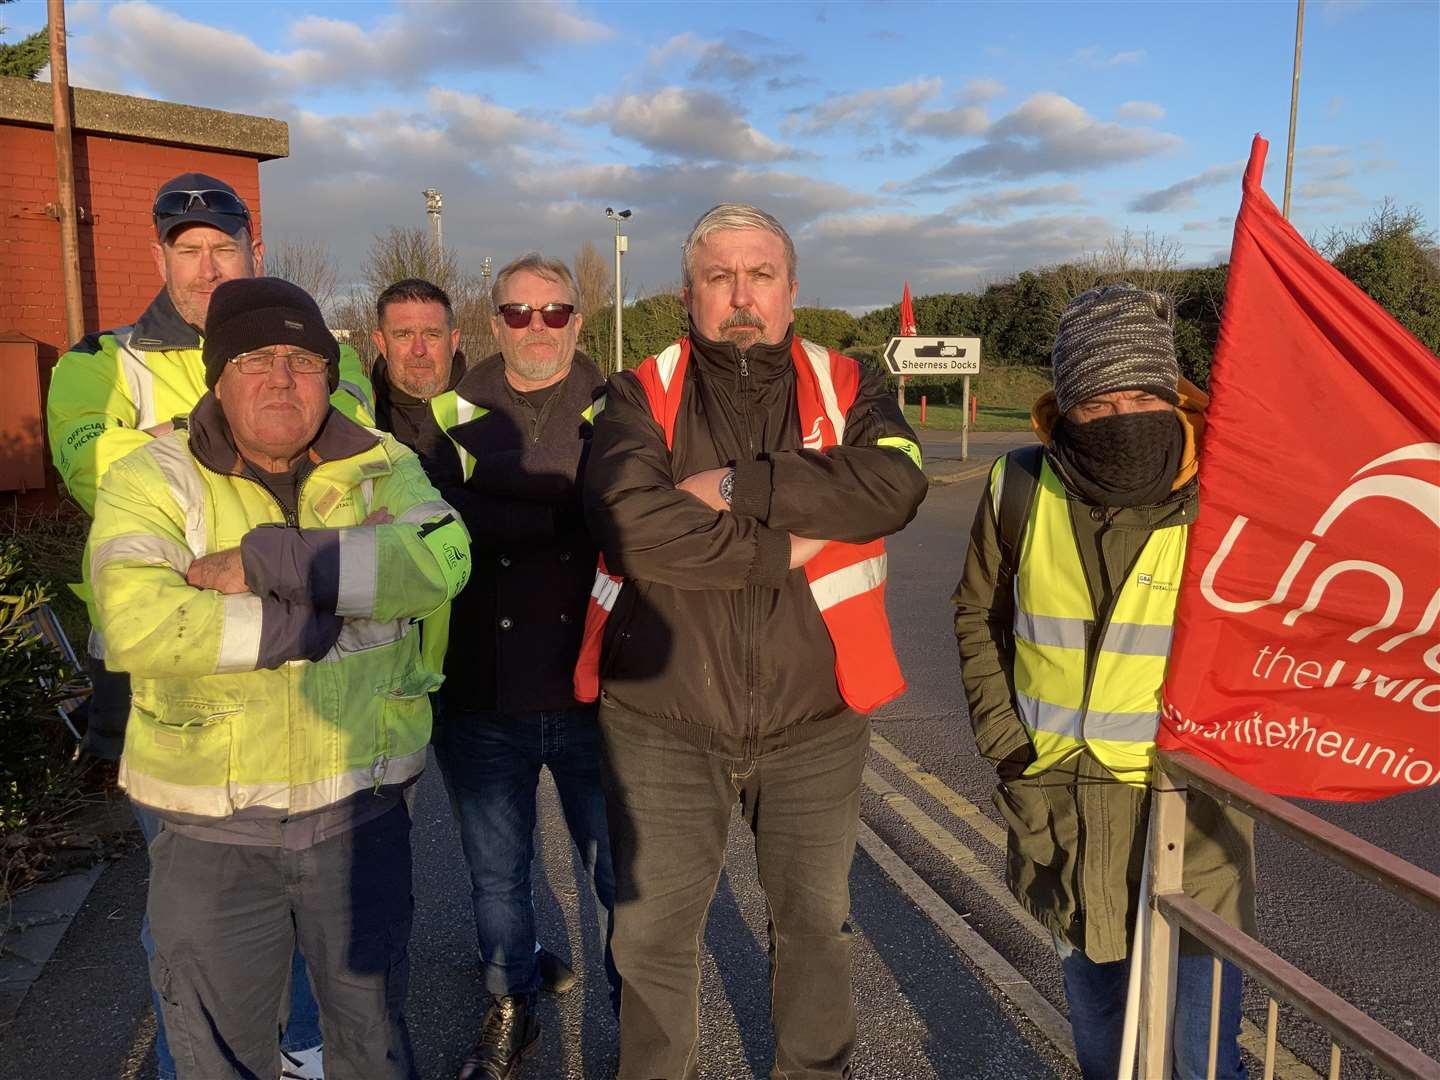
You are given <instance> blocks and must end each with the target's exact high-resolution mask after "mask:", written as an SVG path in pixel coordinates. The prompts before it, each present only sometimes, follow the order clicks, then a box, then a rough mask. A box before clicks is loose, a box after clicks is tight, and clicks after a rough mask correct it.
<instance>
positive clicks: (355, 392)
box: [335, 379, 370, 410]
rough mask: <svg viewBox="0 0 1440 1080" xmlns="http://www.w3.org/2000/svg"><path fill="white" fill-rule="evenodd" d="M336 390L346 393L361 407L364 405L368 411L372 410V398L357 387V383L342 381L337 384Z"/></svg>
mask: <svg viewBox="0 0 1440 1080" xmlns="http://www.w3.org/2000/svg"><path fill="white" fill-rule="evenodd" d="M335 389H337V390H344V391H345V393H347V394H349V395H350V396H351V397H353V398H354V399H355V400H356V401H358V402H359V403H360V404H361V405H364V406H365V408H366V409H367V410H368V409H369V408H370V396H369V395H368V394H366V393H365V391H364V390H363V389H362V388H361V387H359V386H357V385H356V384H355V383H353V382H350V381H349V380H347V379H341V380H340V381H339V382H338V383H337V384H336V386H335Z"/></svg>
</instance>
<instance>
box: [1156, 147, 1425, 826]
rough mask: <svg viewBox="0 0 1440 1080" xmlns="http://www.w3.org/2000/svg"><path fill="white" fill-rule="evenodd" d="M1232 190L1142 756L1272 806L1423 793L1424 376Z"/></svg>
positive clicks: (1327, 271)
mask: <svg viewBox="0 0 1440 1080" xmlns="http://www.w3.org/2000/svg"><path fill="white" fill-rule="evenodd" d="M1267 145H1268V144H1267V143H1266V142H1265V140H1264V139H1262V138H1260V137H1259V136H1258V135H1257V136H1256V137H1255V142H1254V145H1253V147H1252V149H1251V153H1250V163H1249V165H1248V166H1247V168H1246V170H1245V177H1244V182H1243V195H1242V199H1241V203H1240V214H1239V216H1238V217H1237V219H1236V221H1235V239H1234V244H1233V246H1232V248H1231V254H1230V275H1229V280H1228V282H1227V285H1226V290H1225V308H1224V312H1223V317H1222V320H1221V324H1220V338H1219V342H1218V344H1217V347H1216V350H1215V360H1214V366H1213V368H1212V371H1211V400H1210V407H1209V409H1208V411H1207V415H1206V428H1205V441H1204V452H1203V454H1202V456H1201V463H1200V515H1199V519H1198V520H1197V521H1196V523H1195V525H1194V526H1193V527H1192V529H1191V531H1190V539H1189V549H1188V551H1187V553H1186V562H1185V576H1184V579H1183V584H1182V586H1181V595H1180V603H1179V610H1178V613H1177V616H1176V626H1175V642H1174V648H1173V650H1172V652H1171V663H1170V670H1169V673H1168V675H1167V680H1166V684H1165V691H1164V707H1163V716H1162V721H1161V731H1160V736H1159V745H1160V748H1161V749H1175V750H1188V751H1190V752H1192V753H1195V754H1197V755H1199V756H1201V757H1204V758H1207V759H1209V760H1210V761H1212V762H1214V763H1215V764H1217V765H1219V766H1220V767H1222V768H1224V769H1226V770H1227V771H1229V772H1231V773H1233V774H1235V775H1236V776H1239V777H1240V778H1242V779H1244V780H1247V781H1249V782H1250V783H1253V784H1255V785H1257V786H1258V787H1261V788H1264V789H1266V790H1268V791H1271V792H1273V793H1275V794H1279V795H1291V796H1300V797H1306V798H1319V799H1335V800H1357V801H1358V800H1369V799H1378V798H1381V797H1384V796H1387V795H1395V794H1398V793H1401V792H1405V791H1414V790H1417V789H1422V788H1427V787H1435V786H1440V358H1437V357H1436V356H1435V354H1434V353H1431V352H1430V351H1429V350H1428V349H1426V348H1425V347H1424V346H1423V345H1422V344H1421V343H1420V342H1419V341H1417V340H1416V339H1415V338H1414V337H1413V336H1411V335H1410V333H1409V332H1407V331H1406V330H1405V329H1404V327H1402V326H1401V325H1400V324H1399V323H1397V322H1396V321H1395V320H1394V319H1393V318H1391V317H1390V315H1388V314H1387V313H1386V312H1385V311H1384V310H1383V309H1382V308H1381V307H1380V306H1379V305H1378V304H1376V303H1375V302H1374V301H1373V300H1371V299H1370V298H1369V297H1368V296H1366V295H1365V294H1364V293H1363V292H1362V291H1361V290H1360V289H1359V288H1357V287H1356V286H1355V285H1353V284H1352V283H1351V282H1350V281H1349V280H1347V279H1346V278H1345V277H1344V275H1342V274H1341V273H1340V272H1339V271H1337V270H1336V269H1335V268H1334V267H1333V266H1331V265H1330V264H1329V263H1328V262H1326V261H1325V260H1324V259H1323V258H1322V257H1321V256H1320V255H1318V254H1317V253H1316V252H1315V251H1314V250H1313V249H1312V248H1310V246H1309V245H1307V244H1306V243H1305V241H1304V240H1303V239H1301V237H1300V234H1299V233H1297V232H1296V231H1295V229H1294V228H1293V227H1291V225H1290V224H1289V223H1288V222H1287V221H1286V220H1285V219H1284V218H1283V217H1282V216H1281V215H1280V213H1279V211H1277V210H1276V208H1275V204H1274V203H1272V202H1271V201H1270V199H1269V198H1267V197H1266V195H1265V193H1264V191H1263V190H1262V189H1261V187H1260V178H1261V175H1262V173H1263V171H1264V166H1265V151H1266V147H1267Z"/></svg>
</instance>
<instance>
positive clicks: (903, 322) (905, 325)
mask: <svg viewBox="0 0 1440 1080" xmlns="http://www.w3.org/2000/svg"><path fill="white" fill-rule="evenodd" d="M916 333H917V331H916V329H915V308H914V305H912V304H911V303H910V283H909V282H908V281H907V282H905V292H904V293H903V294H902V295H901V297H900V336H901V337H914V336H915V335H916Z"/></svg>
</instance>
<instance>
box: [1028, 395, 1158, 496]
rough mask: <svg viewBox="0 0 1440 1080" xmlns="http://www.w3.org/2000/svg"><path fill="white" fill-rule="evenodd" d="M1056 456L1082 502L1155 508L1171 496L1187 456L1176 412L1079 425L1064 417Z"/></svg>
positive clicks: (1055, 440)
mask: <svg viewBox="0 0 1440 1080" xmlns="http://www.w3.org/2000/svg"><path fill="white" fill-rule="evenodd" d="M1052 445H1053V449H1054V453H1055V456H1056V457H1057V458H1058V459H1059V461H1060V464H1061V466H1062V467H1063V468H1064V470H1065V474H1066V477H1067V479H1068V480H1069V481H1070V482H1071V484H1072V485H1073V486H1074V488H1075V490H1076V494H1078V495H1079V496H1080V497H1081V498H1083V499H1084V500H1085V501H1086V502H1088V503H1091V504H1092V505H1094V506H1155V505H1157V504H1158V503H1162V502H1164V501H1165V499H1166V498H1167V497H1168V496H1169V494H1170V492H1171V490H1172V489H1173V488H1174V486H1175V476H1176V474H1177V473H1178V472H1179V471H1180V459H1181V457H1182V456H1183V454H1184V452H1185V428H1184V426H1183V425H1182V424H1181V422H1180V417H1179V416H1178V415H1176V413H1175V411H1174V410H1173V409H1164V410H1155V411H1152V412H1131V413H1120V414H1119V415H1116V416H1106V417H1103V418H1101V419H1098V420H1091V421H1089V422H1088V423H1084V424H1077V423H1076V422H1075V421H1073V420H1070V419H1069V418H1067V417H1061V418H1060V422H1059V423H1058V424H1057V425H1056V426H1055V430H1054V433H1053V435H1052Z"/></svg>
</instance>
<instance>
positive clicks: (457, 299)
mask: <svg viewBox="0 0 1440 1080" xmlns="http://www.w3.org/2000/svg"><path fill="white" fill-rule="evenodd" d="M405 278H422V279H423V280H425V281H429V282H431V283H432V284H435V285H438V286H440V288H442V289H444V290H445V291H446V292H447V293H448V294H449V295H450V303H451V306H452V307H453V308H454V310H455V324H456V325H457V326H458V327H459V328H460V347H461V348H462V349H464V350H465V353H466V355H467V356H469V357H470V358H471V359H478V358H480V357H483V356H488V355H489V354H490V353H492V352H494V351H495V336H494V333H493V331H492V330H491V327H490V316H491V315H492V314H493V313H494V312H493V311H492V309H491V306H490V296H489V294H488V292H487V291H486V289H485V288H484V284H483V282H482V281H481V280H480V278H479V277H478V276H477V275H475V274H472V273H470V272H469V271H467V270H466V269H464V268H463V267H461V266H460V264H459V263H458V261H457V260H456V258H455V254H454V252H453V251H450V250H448V249H447V250H445V251H442V252H440V253H438V254H437V252H436V250H435V245H434V243H433V241H432V240H431V238H430V235H429V234H428V233H427V232H426V231H425V230H423V229H418V228H411V229H402V228H398V227H393V226H392V227H391V228H390V230H389V231H388V232H385V233H377V234H376V235H375V237H374V239H373V240H372V241H371V243H370V250H369V251H368V252H367V253H366V256H365V264H364V268H363V270H362V273H361V282H360V284H358V285H356V286H355V287H354V288H352V289H351V290H350V294H349V296H347V297H346V298H345V299H344V300H342V301H340V302H339V303H338V304H337V305H336V306H335V319H334V325H335V326H336V327H337V329H340V330H343V331H346V332H347V333H346V337H345V340H346V341H347V342H348V343H349V344H350V345H353V346H354V347H355V350H356V351H357V352H358V353H360V356H361V358H362V359H363V360H364V361H365V363H366V366H367V367H368V366H370V365H371V364H373V363H374V361H375V357H376V351H375V348H374V345H373V344H372V342H371V337H370V332H371V331H372V330H374V329H375V326H376V318H375V301H376V300H377V299H378V298H379V296H380V294H381V293H382V292H384V291H385V290H386V289H387V288H389V287H390V286H391V285H393V284H395V282H397V281H401V280H403V279H405Z"/></svg>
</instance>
